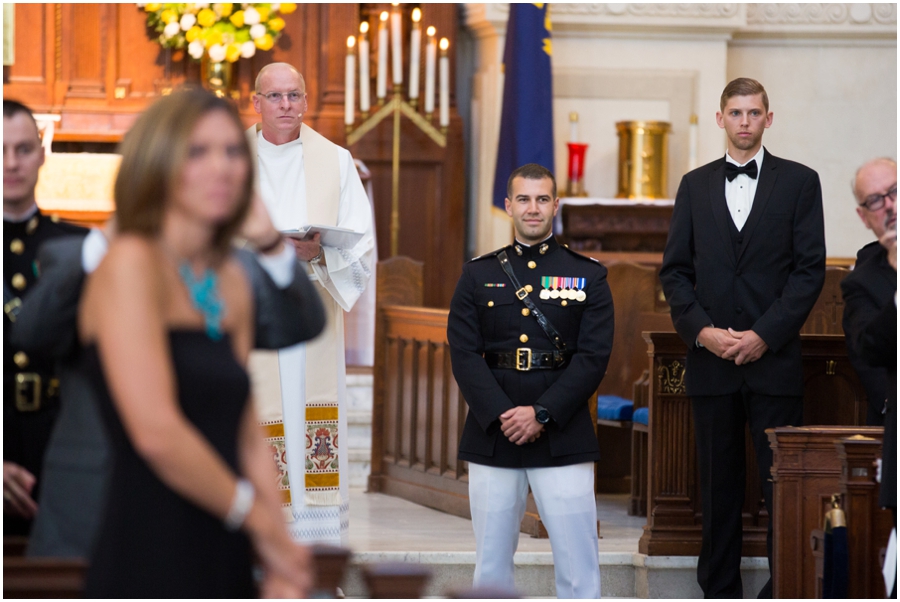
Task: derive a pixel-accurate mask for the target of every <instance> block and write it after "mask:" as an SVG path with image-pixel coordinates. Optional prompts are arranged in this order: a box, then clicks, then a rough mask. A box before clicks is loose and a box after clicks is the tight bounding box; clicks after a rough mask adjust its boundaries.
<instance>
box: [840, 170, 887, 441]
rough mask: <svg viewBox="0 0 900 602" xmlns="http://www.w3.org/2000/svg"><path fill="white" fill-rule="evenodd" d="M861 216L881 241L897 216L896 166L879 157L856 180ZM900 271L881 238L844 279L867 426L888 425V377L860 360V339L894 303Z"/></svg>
mask: <svg viewBox="0 0 900 602" xmlns="http://www.w3.org/2000/svg"><path fill="white" fill-rule="evenodd" d="M853 196H854V197H856V213H857V214H858V215H859V217H860V219H861V220H862V222H863V224H865V226H866V228H868V229H869V230H871V231H872V233H873V234H875V236H876V237H877V238H879V239H880V238H882V237H883V236H884V233H885V222H886V221H890V220H892V219H894V218H895V217H896V211H897V162H896V161H894V160H893V159H888V158H881V159H874V160H872V161H869V162H868V163H866V164H864V165H863V166H862V167H860V168H859V169H858V170H857V171H856V177H854V178H853ZM896 290H897V272H896V270H894V269H893V268H892V267H891V265H890V264H889V263H888V257H887V251H886V249H885V248H884V246H882V245H881V244H879V242H878V241H877V240H876V241H874V242H871V243H869V244H867V245H866V246H864V247H863V248H862V249H860V250H859V252H858V253H857V254H856V267H854V268H853V271H852V272H851V273H850V274H849V275H848V276H847V277H846V278H844V280H843V281H841V293H842V294H843V297H844V336H845V337H846V339H847V355H848V356H849V358H850V363H851V364H852V365H853V368H854V369H855V370H856V372H857V374H859V379H860V380H861V381H862V383H863V386H864V387H865V388H866V397H867V398H868V400H869V408H868V413H867V417H866V424H870V425H874V426H882V425H884V403H885V400H886V399H887V395H888V375H887V372H886V371H885V369H884V368H883V367H881V366H873V365H870V364H869V363H868V362H866V361H865V360H863V359H862V357H860V337H861V334H862V329H863V327H864V326H865V325H866V323H868V322H870V321H871V320H872V318H873V316H875V315H876V314H878V313H879V312H880V311H881V310H882V309H884V308H885V307H886V306H888V305H891V304H892V303H893V300H894V292H895V291H896Z"/></svg>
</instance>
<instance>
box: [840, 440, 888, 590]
mask: <svg viewBox="0 0 900 602" xmlns="http://www.w3.org/2000/svg"><path fill="white" fill-rule="evenodd" d="M881 443H882V441H881V439H880V438H879V437H877V436H876V437H864V436H856V437H848V438H845V439H841V440H838V441H836V442H835V447H836V448H837V457H838V459H839V460H840V462H841V477H840V493H841V500H842V501H843V508H844V512H846V514H847V541H848V545H849V548H850V572H849V576H850V579H849V582H850V587H849V589H848V592H847V594H848V595H849V596H850V597H851V598H884V597H886V593H885V589H884V578H883V576H882V573H881V566H882V564H883V560H884V559H883V558H882V553H883V550H884V548H885V547H886V546H887V542H888V538H889V537H890V535H891V530H892V529H893V528H894V522H893V517H892V516H891V512H890V510H886V509H884V508H882V507H881V505H880V504H879V503H878V494H879V492H880V491H881V485H880V484H878V483H877V482H876V481H875V461H876V460H877V459H879V458H881V449H882V445H881Z"/></svg>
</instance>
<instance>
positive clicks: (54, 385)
mask: <svg viewBox="0 0 900 602" xmlns="http://www.w3.org/2000/svg"><path fill="white" fill-rule="evenodd" d="M86 233H87V230H86V229H84V228H81V227H78V226H74V225H71V224H66V223H63V222H57V220H56V219H55V218H51V217H48V216H46V215H43V214H41V212H40V211H38V212H37V213H35V214H34V215H33V216H32V217H31V218H29V219H27V220H25V221H23V222H8V221H5V220H4V222H3V279H4V280H3V285H4V295H3V297H4V317H3V355H4V358H3V459H4V460H6V461H10V462H15V463H16V464H19V465H21V466H23V467H24V468H25V469H26V470H28V471H29V472H31V473H32V474H33V475H34V476H35V477H36V478H37V479H38V485H37V487H36V488H35V490H34V491H32V495H33V496H37V494H38V488H39V487H40V478H41V477H40V475H41V461H42V458H43V456H44V450H45V449H46V446H47V441H48V439H49V437H50V431H51V429H52V428H53V422H54V420H55V419H56V415H57V412H58V411H59V385H58V382H57V381H56V379H55V378H53V376H54V366H53V359H52V358H50V357H49V356H44V355H32V354H27V353H25V352H24V351H23V350H22V349H21V348H18V347H14V346H12V345H10V341H9V333H10V327H11V326H12V322H11V317H12V316H13V315H14V311H13V310H12V308H13V307H14V306H15V304H16V303H19V302H21V300H22V298H23V297H24V296H25V294H26V293H27V292H28V291H29V290H30V288H31V287H32V286H33V285H34V284H35V282H37V279H38V276H39V274H40V269H39V266H38V263H37V252H38V248H39V247H40V246H41V244H43V243H44V242H46V241H48V240H50V239H53V238H56V237H59V236H64V235H67V234H81V235H84V234H86ZM8 297H11V298H12V299H10V298H8ZM19 374H22V375H23V376H29V377H32V378H34V377H35V375H36V377H37V378H39V379H40V386H37V385H36V379H35V380H34V381H31V382H30V387H29V388H27V389H25V390H23V391H22V397H23V398H24V399H27V400H28V401H32V402H33V401H34V400H35V398H36V397H39V399H40V405H39V407H38V408H37V409H35V410H34V411H27V412H23V411H19V410H18V409H17V405H16V386H17V385H16V376H17V375H19ZM3 528H4V531H3V532H4V534H6V535H11V534H17V535H24V534H26V533H27V532H28V528H29V527H28V521H22V520H21V519H17V518H13V517H7V518H6V520H5V521H4V525H3Z"/></svg>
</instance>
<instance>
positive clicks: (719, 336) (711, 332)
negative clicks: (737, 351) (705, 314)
mask: <svg viewBox="0 0 900 602" xmlns="http://www.w3.org/2000/svg"><path fill="white" fill-rule="evenodd" d="M731 332H732V331H731V329H730V328H729V329H728V330H724V329H722V328H715V327H714V326H704V327H703V329H702V330H701V331H700V334H698V335H697V342H698V343H700V344H701V345H703V347H705V348H706V349H709V350H710V351H711V352H712V353H714V354H715V356H716V357H721V358H722V359H726V360H730V359H731V357H725V354H726V353H727V352H728V351H729V350H730V349H731V348H732V347H734V346H735V345H737V343H738V339H737V338H735V337H734V335H732V334H731Z"/></svg>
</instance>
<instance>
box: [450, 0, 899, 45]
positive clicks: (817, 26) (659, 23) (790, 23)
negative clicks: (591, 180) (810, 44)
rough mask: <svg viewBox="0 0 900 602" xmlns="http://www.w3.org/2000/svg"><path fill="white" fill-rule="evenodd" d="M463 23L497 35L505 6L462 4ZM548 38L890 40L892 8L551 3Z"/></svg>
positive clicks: (506, 11) (894, 15) (893, 37)
mask: <svg viewBox="0 0 900 602" xmlns="http://www.w3.org/2000/svg"><path fill="white" fill-rule="evenodd" d="M465 14H466V23H467V25H468V26H469V27H470V28H471V29H472V30H473V31H475V32H477V33H481V34H482V35H484V34H486V33H488V32H491V33H496V34H499V35H503V33H504V32H505V28H506V20H507V17H508V15H509V5H508V4H491V3H485V4H467V5H466V9H465ZM551 18H552V20H553V33H554V35H558V36H563V37H565V36H568V35H583V34H584V33H601V32H602V33H607V34H608V33H613V34H616V33H622V34H626V35H635V34H637V35H651V36H652V35H655V34H694V35H697V34H700V35H702V34H710V35H718V36H721V35H723V34H724V35H725V36H726V37H728V36H733V37H735V38H739V39H740V38H744V39H749V38H773V39H783V38H785V37H790V36H797V37H817V38H824V39H827V38H835V39H853V38H859V39H861V40H863V39H865V40H873V39H879V40H888V39H891V40H894V41H896V36H897V5H896V4H886V3H775V4H764V3H760V4H745V3H674V4H661V3H657V4H651V3H625V4H613V3H560V4H556V3H554V4H553V5H552V9H551Z"/></svg>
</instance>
